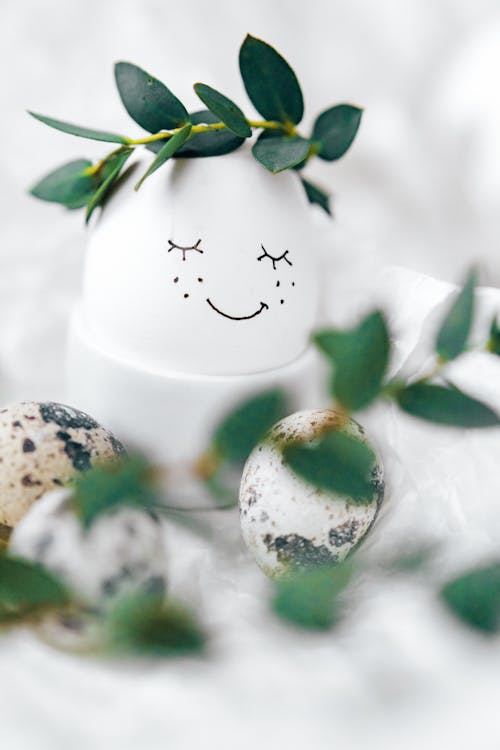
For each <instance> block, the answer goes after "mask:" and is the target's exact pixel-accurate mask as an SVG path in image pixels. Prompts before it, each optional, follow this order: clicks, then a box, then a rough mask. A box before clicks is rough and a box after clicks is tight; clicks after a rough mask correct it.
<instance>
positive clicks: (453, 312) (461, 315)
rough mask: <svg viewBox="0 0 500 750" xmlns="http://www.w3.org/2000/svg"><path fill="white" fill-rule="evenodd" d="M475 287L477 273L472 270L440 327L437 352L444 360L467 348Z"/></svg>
mask: <svg viewBox="0 0 500 750" xmlns="http://www.w3.org/2000/svg"><path fill="white" fill-rule="evenodd" d="M475 287H476V274H475V272H474V271H472V272H471V273H470V274H469V277H468V279H467V281H466V283H465V286H464V288H463V289H462V291H461V292H460V294H459V295H458V297H457V298H456V299H455V301H454V302H453V305H452V306H451V308H450V310H449V312H448V314H447V315H446V317H445V319H444V321H443V323H442V325H441V328H440V329H439V332H438V335H437V339H436V352H437V353H438V354H439V356H440V358H441V359H442V360H443V361H444V362H448V361H450V360H452V359H455V357H458V355H459V354H462V352H463V351H464V349H465V345H466V343H467V339H468V337H469V333H470V329H471V325H472V317H473V312H474V290H475Z"/></svg>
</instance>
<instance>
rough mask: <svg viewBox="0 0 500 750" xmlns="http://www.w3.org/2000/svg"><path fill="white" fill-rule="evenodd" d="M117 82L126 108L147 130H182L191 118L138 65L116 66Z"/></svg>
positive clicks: (182, 107) (156, 131) (117, 64)
mask: <svg viewBox="0 0 500 750" xmlns="http://www.w3.org/2000/svg"><path fill="white" fill-rule="evenodd" d="M115 80H116V85H117V87H118V92H119V94H120V97H121V100H122V102H123V105H124V107H125V109H126V110H127V112H128V113H129V115H130V117H131V118H132V119H133V120H135V122H136V123H137V124H138V125H140V126H141V127H142V128H144V130H147V131H149V132H150V133H158V132H159V131H160V130H171V129H174V128H180V127H182V126H183V125H184V124H185V123H186V122H187V120H188V119H189V118H188V113H187V111H186V109H185V107H184V105H183V104H182V103H181V102H180V101H179V99H177V97H176V96H174V95H173V94H172V92H171V91H170V90H169V89H168V88H167V87H166V86H165V84H163V83H161V81H158V80H157V79H156V78H153V76H150V75H149V73H146V71H144V70H142V69H141V68H138V67H137V66H136V65H132V63H128V62H119V63H116V65H115Z"/></svg>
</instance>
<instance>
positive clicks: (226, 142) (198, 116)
mask: <svg viewBox="0 0 500 750" xmlns="http://www.w3.org/2000/svg"><path fill="white" fill-rule="evenodd" d="M218 120H219V118H218V117H216V116H215V115H214V114H213V113H212V112H210V111H209V110H208V109H203V110H201V111H200V112H191V113H190V115H189V121H190V122H191V124H192V125H201V124H203V123H206V124H207V125H208V124H210V123H213V122H218ZM244 141H245V139H244V138H239V137H238V136H237V135H235V134H234V133H232V132H231V131H230V130H212V131H207V132H206V133H196V134H195V135H193V136H192V137H191V138H190V139H189V141H188V142H187V143H185V144H184V146H182V148H180V149H179V150H178V151H177V152H176V153H175V154H174V159H177V158H182V159H194V158H200V157H205V156H223V155H224V154H230V153H231V151H236V149H238V148H239V147H240V146H241V144H242V143H244ZM164 143H165V141H156V142H155V143H149V144H148V146H147V148H148V149H149V150H150V151H153V152H154V153H158V151H159V150H160V149H161V147H162V146H163V144H164Z"/></svg>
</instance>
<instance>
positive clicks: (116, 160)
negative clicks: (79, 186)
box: [85, 148, 133, 222]
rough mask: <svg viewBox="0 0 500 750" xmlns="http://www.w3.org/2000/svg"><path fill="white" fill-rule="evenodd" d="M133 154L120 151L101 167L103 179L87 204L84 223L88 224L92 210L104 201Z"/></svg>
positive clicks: (127, 150)
mask: <svg viewBox="0 0 500 750" xmlns="http://www.w3.org/2000/svg"><path fill="white" fill-rule="evenodd" d="M132 152H133V149H132V148H129V149H123V150H120V151H119V152H118V153H116V154H114V155H113V156H111V157H110V158H109V159H108V161H107V163H106V165H105V166H104V167H103V175H102V176H103V177H104V179H103V180H102V182H101V183H100V185H99V187H98V188H97V190H96V191H95V193H94V194H93V195H92V198H91V199H90V201H89V202H88V204H87V211H86V214H85V221H86V222H88V221H89V219H90V217H91V216H92V214H93V213H94V210H95V209H96V208H97V206H100V205H101V204H102V202H103V201H104V198H105V197H106V195H107V193H108V192H109V191H110V190H111V188H112V187H113V184H114V183H115V181H116V180H117V179H118V176H119V174H120V172H121V170H122V167H123V166H124V164H125V162H126V161H127V159H128V158H129V156H130V155H131V153H132Z"/></svg>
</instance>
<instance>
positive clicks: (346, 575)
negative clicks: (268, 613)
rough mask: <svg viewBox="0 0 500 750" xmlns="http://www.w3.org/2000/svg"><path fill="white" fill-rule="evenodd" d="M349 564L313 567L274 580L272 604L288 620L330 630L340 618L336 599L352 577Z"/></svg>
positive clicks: (303, 625) (340, 612)
mask: <svg viewBox="0 0 500 750" xmlns="http://www.w3.org/2000/svg"><path fill="white" fill-rule="evenodd" d="M352 572H353V568H352V563H351V562H350V561H349V562H344V563H340V564H339V565H336V566H335V567H326V566H325V567H321V568H313V569H309V570H306V571H303V572H300V573H296V574H295V575H294V576H293V577H291V578H284V579H282V580H280V581H278V582H277V583H276V588H275V593H274V598H273V602H272V607H273V610H274V612H275V613H276V614H277V615H278V616H279V617H280V618H281V619H282V620H286V621H287V622H290V623H293V625H297V626H299V627H301V628H307V629H310V630H329V629H330V628H332V627H333V626H334V625H336V624H337V622H338V621H339V619H340V617H341V614H342V607H341V604H340V602H339V600H338V596H339V594H341V593H342V591H344V589H345V588H346V586H347V585H348V583H349V581H350V580H351V576H352Z"/></svg>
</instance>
